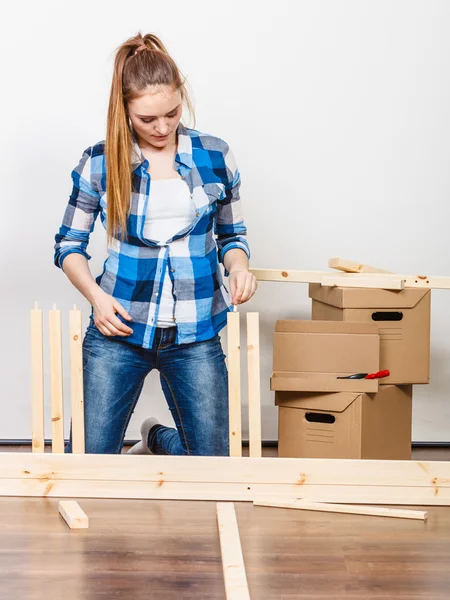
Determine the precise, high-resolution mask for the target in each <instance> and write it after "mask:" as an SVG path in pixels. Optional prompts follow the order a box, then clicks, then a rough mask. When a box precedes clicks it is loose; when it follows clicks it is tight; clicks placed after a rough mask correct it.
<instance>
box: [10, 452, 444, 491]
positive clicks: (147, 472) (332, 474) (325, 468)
mask: <svg viewBox="0 0 450 600" xmlns="http://www.w3.org/2000/svg"><path fill="white" fill-rule="evenodd" d="M2 478H5V479H25V480H27V479H39V480H43V481H46V480H48V479H55V480H68V479H71V480H83V481H84V480H98V481H101V480H107V481H110V480H117V481H119V482H126V481H154V482H158V483H160V484H162V483H164V482H165V481H173V482H180V483H183V482H186V483H188V482H191V481H192V482H205V483H213V482H218V483H231V482H236V483H243V484H256V483H267V484H270V485H272V484H288V485H292V486H296V489H297V492H298V493H295V494H293V495H294V496H296V495H297V496H301V495H302V494H303V491H304V488H307V487H317V486H331V487H332V486H335V485H342V486H361V487H363V488H367V487H370V486H381V487H398V486H405V487H432V488H433V489H436V490H438V492H437V493H439V490H444V489H446V488H447V489H449V490H450V462H449V461H413V460H411V461H409V460H356V459H355V460H350V459H326V458H246V457H241V458H230V457H221V456H217V457H206V456H139V455H130V454H123V455H95V454H78V455H73V454H31V453H22V452H20V453H19V452H1V453H0V482H1V480H2ZM272 496H274V494H272Z"/></svg>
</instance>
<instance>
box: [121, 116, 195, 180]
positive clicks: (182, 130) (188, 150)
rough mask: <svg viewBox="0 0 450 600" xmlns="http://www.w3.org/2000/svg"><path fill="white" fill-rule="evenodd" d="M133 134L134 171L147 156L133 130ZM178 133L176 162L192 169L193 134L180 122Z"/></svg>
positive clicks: (132, 165) (132, 160) (132, 168)
mask: <svg viewBox="0 0 450 600" xmlns="http://www.w3.org/2000/svg"><path fill="white" fill-rule="evenodd" d="M131 135H132V140H133V143H132V148H131V170H132V171H134V170H135V169H137V167H139V166H140V165H142V164H143V163H144V162H145V160H146V159H145V156H144V155H143V154H142V151H141V149H140V148H139V144H138V143H137V140H136V136H135V135H134V132H131ZM177 135H178V146H177V153H176V156H175V162H176V163H178V164H180V165H184V166H185V167H187V168H188V169H192V165H193V160H192V140H191V136H190V135H189V133H188V130H187V129H186V127H185V126H184V125H182V124H181V123H179V124H178V128H177Z"/></svg>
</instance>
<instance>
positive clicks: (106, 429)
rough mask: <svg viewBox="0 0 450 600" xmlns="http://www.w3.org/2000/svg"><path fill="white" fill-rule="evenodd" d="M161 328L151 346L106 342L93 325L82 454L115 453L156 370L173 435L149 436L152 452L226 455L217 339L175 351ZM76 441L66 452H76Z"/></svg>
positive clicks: (86, 346)
mask: <svg viewBox="0 0 450 600" xmlns="http://www.w3.org/2000/svg"><path fill="white" fill-rule="evenodd" d="M175 334H176V329H175V327H170V328H169V329H157V331H156V335H155V340H154V344H153V347H152V348H150V349H144V348H142V347H140V346H136V345H133V344H130V343H128V342H126V341H123V339H121V338H111V337H105V336H104V335H103V334H101V333H100V332H99V331H98V329H97V328H96V327H95V325H94V324H93V323H90V325H89V326H88V328H87V330H86V335H85V338H84V340H83V376H84V426H85V451H86V453H91V454H118V453H120V452H121V450H122V446H123V440H124V437H125V432H126V430H127V426H128V423H129V421H130V418H131V415H132V413H133V411H134V408H135V406H136V403H137V401H138V398H139V395H140V393H141V391H142V387H143V385H144V380H145V377H146V376H147V375H148V373H150V371H151V370H152V369H158V371H159V373H160V380H161V385H162V389H163V392H164V395H165V397H166V400H167V404H168V406H169V409H170V411H171V413H172V417H173V420H174V422H175V424H176V429H174V428H173V427H165V426H161V427H159V428H157V429H156V428H155V431H154V435H152V436H151V448H150V450H151V451H152V452H153V453H154V454H173V455H185V454H190V455H205V456H226V455H228V453H229V451H228V376H227V368H226V365H225V356H224V354H223V351H222V346H221V343H220V338H219V336H218V335H217V336H215V337H214V338H212V339H210V340H207V341H203V342H194V343H192V344H180V345H176V344H175V343H174V341H175ZM71 451H72V450H71V441H70V442H69V445H68V446H67V448H66V452H71Z"/></svg>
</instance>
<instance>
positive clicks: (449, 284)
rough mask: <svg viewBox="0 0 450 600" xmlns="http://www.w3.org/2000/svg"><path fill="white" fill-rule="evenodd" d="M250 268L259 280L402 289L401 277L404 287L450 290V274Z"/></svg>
mask: <svg viewBox="0 0 450 600" xmlns="http://www.w3.org/2000/svg"><path fill="white" fill-rule="evenodd" d="M250 271H251V273H253V275H255V277H256V279H258V280H259V281H288V282H289V281H291V282H294V283H321V284H322V285H339V286H342V287H363V288H381V289H383V288H385V289H402V288H401V287H399V280H401V281H402V282H403V287H404V288H427V289H442V290H446V289H447V290H448V289H450V277H438V276H428V275H411V274H402V273H393V274H389V273H362V274H360V273H341V274H339V275H335V274H333V272H332V271H297V270H289V271H287V270H286V271H282V270H279V269H250ZM355 278H357V279H355ZM324 281H325V283H324ZM386 286H388V287H386Z"/></svg>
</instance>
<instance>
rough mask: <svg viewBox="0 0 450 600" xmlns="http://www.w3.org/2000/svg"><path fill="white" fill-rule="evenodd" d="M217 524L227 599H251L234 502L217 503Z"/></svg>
mask: <svg viewBox="0 0 450 600" xmlns="http://www.w3.org/2000/svg"><path fill="white" fill-rule="evenodd" d="M217 524H218V526H219V539H220V551H221V554H222V567H223V578H224V581H225V594H226V597H227V600H250V593H249V591H248V584H247V575H246V573H245V566H244V558H243V556H242V548H241V540H240V538H239V529H238V524H237V520H236V512H235V510H234V504H233V503H232V502H218V503H217Z"/></svg>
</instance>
